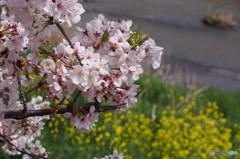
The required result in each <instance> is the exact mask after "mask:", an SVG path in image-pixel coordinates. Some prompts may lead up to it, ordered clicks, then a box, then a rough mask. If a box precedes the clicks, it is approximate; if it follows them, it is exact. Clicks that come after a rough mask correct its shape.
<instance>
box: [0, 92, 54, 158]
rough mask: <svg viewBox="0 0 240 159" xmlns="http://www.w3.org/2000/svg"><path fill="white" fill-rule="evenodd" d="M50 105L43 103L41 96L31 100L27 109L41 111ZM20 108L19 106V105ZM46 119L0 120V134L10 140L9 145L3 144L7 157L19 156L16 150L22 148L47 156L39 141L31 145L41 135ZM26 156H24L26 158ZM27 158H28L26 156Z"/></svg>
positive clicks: (39, 117)
mask: <svg viewBox="0 0 240 159" xmlns="http://www.w3.org/2000/svg"><path fill="white" fill-rule="evenodd" d="M49 105H50V102H48V101H43V98H42V97H41V96H38V97H36V98H32V100H31V101H30V102H29V103H27V106H28V108H29V109H36V110H37V109H41V108H44V107H47V106H49ZM19 107H20V105H19ZM45 118H47V117H41V116H38V117H29V118H26V119H23V120H16V119H4V120H0V134H2V135H4V136H5V137H7V139H8V140H11V143H12V144H10V143H8V142H3V143H4V145H3V147H2V149H3V150H4V151H5V152H6V153H7V154H9V155H16V154H21V153H20V152H19V151H18V150H17V148H18V149H20V150H22V149H23V148H24V149H25V150H26V151H27V152H31V153H32V154H37V155H39V156H47V153H46V152H45V148H43V147H42V146H41V145H40V141H36V144H34V143H32V142H33V141H34V140H35V138H36V137H38V136H40V135H41V130H42V129H43V126H44V125H45V123H44V122H43V121H42V120H43V119H45ZM0 141H1V138H0ZM36 147H39V148H36ZM26 157H27V156H25V158H26ZM28 157H29V156H28Z"/></svg>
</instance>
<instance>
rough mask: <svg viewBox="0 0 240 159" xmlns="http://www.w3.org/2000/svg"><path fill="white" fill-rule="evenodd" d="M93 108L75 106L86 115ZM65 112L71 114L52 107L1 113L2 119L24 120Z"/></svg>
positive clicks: (111, 106) (107, 109) (112, 107)
mask: <svg viewBox="0 0 240 159" xmlns="http://www.w3.org/2000/svg"><path fill="white" fill-rule="evenodd" d="M92 105H93V106H95V102H94V103H86V104H85V105H80V106H76V107H77V109H78V110H79V111H80V112H82V113H86V112H89V110H90V107H91V106H92ZM124 105H125V104H121V105H110V106H100V107H99V110H98V112H104V111H109V110H115V109H118V108H122V107H123V106H124ZM67 112H72V110H71V109H70V108H59V109H57V110H56V109H54V107H52V108H49V109H39V110H27V112H26V113H24V112H22V111H21V110H16V111H3V112H1V113H3V114H4V119H16V120H20V119H24V118H28V117H34V116H44V115H53V114H54V115H55V114H64V113H67Z"/></svg>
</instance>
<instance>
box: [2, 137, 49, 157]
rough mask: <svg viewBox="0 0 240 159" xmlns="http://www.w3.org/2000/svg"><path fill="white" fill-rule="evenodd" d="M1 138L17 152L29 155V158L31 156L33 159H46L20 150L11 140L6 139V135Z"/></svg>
mask: <svg viewBox="0 0 240 159" xmlns="http://www.w3.org/2000/svg"><path fill="white" fill-rule="evenodd" d="M0 137H1V138H2V139H3V140H5V141H6V142H7V143H8V144H9V145H11V146H13V147H14V148H15V149H16V150H17V151H19V152H21V153H23V154H26V155H29V156H31V157H33V158H44V159H46V157H43V156H38V155H34V154H30V153H28V152H26V151H23V150H20V149H19V148H18V147H17V146H16V145H14V144H13V143H12V142H11V141H10V140H8V139H7V138H6V135H3V134H0Z"/></svg>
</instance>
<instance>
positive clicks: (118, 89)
mask: <svg viewBox="0 0 240 159" xmlns="http://www.w3.org/2000/svg"><path fill="white" fill-rule="evenodd" d="M0 6H1V7H0V8H1V19H0V44H1V45H0V143H1V145H3V146H2V149H3V151H4V152H5V153H7V154H8V155H17V154H23V158H24V159H27V158H47V156H48V152H46V150H45V148H44V147H43V146H42V145H41V143H40V141H39V140H36V139H35V138H36V137H38V136H40V135H41V130H42V129H44V122H43V119H48V118H50V117H51V115H56V114H63V116H64V117H66V118H70V124H71V125H73V126H75V127H76V128H78V129H79V132H82V133H83V132H85V131H91V129H92V127H93V126H94V124H95V123H96V122H97V121H98V113H99V112H103V111H108V110H116V111H126V110H128V109H129V108H131V107H132V104H133V103H136V102H137V99H136V94H137V88H138V87H139V86H138V85H136V84H134V82H135V81H136V80H138V78H139V75H140V74H141V73H143V68H142V66H141V62H142V61H143V60H144V59H145V58H146V62H147V63H148V64H149V65H152V67H153V68H154V69H157V68H158V67H160V60H161V55H162V50H163V48H162V47H158V46H156V44H155V42H154V40H153V39H151V38H147V36H146V35H142V34H141V33H140V31H139V30H137V31H135V32H134V31H131V30H130V28H131V26H132V21H130V20H129V21H123V20H122V21H108V20H107V19H106V18H105V17H104V16H103V15H101V14H100V15H98V16H97V17H96V18H94V19H93V20H91V21H90V22H88V23H86V26H85V28H80V27H76V28H73V29H74V30H75V32H76V33H75V36H74V37H73V38H71V39H70V38H69V37H68V36H67V34H66V32H65V31H64V29H63V27H62V24H64V23H67V24H68V26H69V27H72V26H73V24H76V23H78V22H79V21H80V20H81V15H82V13H84V8H83V7H82V5H81V4H80V3H78V1H77V0H11V1H10V0H0ZM56 30H60V31H61V33H62V34H63V36H64V37H65V38H64V39H63V40H62V42H61V43H59V44H57V45H53V44H51V43H49V41H48V38H49V36H51V33H52V32H53V31H56ZM39 91H42V92H45V94H46V96H44V97H42V96H37V97H32V96H33V95H36V94H38V92H39ZM79 97H83V98H86V99H87V100H88V101H89V102H87V103H86V104H84V105H78V104H77V103H76V101H77V98H79ZM103 101H104V102H105V103H108V105H102V104H101V103H102V102H103ZM54 103H55V104H54ZM116 157H118V158H123V155H122V154H118V152H117V151H114V154H113V155H109V156H106V157H105V158H116Z"/></svg>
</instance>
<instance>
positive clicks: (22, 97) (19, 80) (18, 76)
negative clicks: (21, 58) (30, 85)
mask: <svg viewBox="0 0 240 159" xmlns="http://www.w3.org/2000/svg"><path fill="white" fill-rule="evenodd" d="M13 65H14V67H15V68H16V72H17V82H18V87H19V93H20V99H21V100H22V102H23V110H22V111H23V112H26V111H27V102H26V98H25V94H23V90H22V83H21V75H20V72H19V68H18V67H17V66H16V64H15V63H13Z"/></svg>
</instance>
